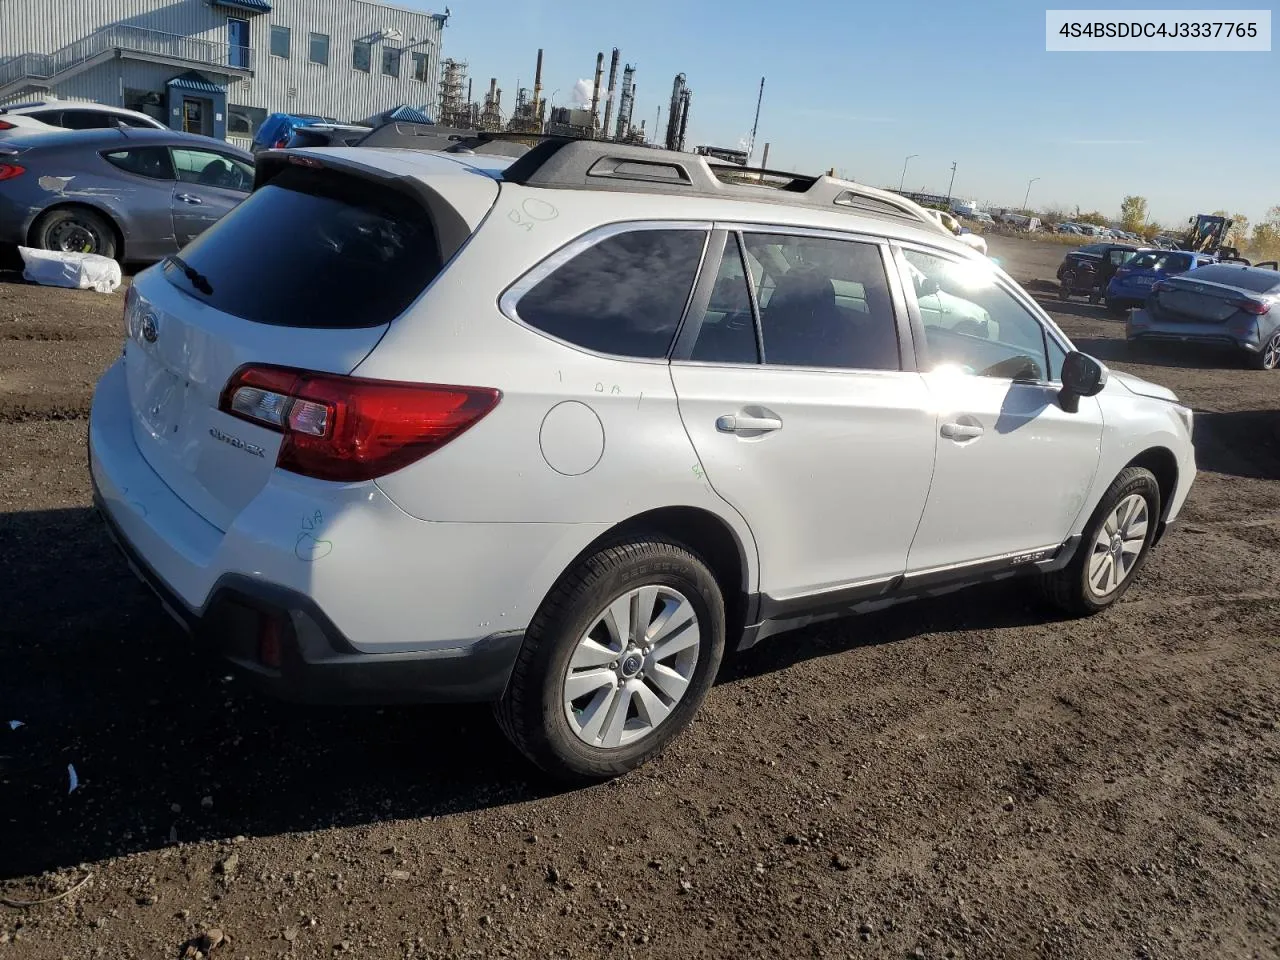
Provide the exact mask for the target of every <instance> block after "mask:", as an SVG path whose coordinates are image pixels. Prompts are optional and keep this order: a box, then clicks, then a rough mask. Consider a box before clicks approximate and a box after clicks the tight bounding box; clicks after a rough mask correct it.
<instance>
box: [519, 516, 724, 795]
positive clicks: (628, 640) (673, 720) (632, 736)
mask: <svg viewBox="0 0 1280 960" xmlns="http://www.w3.org/2000/svg"><path fill="white" fill-rule="evenodd" d="M724 643H725V617H724V600H723V598H722V596H721V593H720V588H719V586H718V584H717V583H716V580H715V577H713V576H712V574H711V572H710V570H709V569H708V568H707V565H706V564H705V563H704V562H703V561H702V560H701V559H700V558H699V557H698V556H697V555H695V554H694V553H692V552H691V551H689V550H688V549H687V548H685V547H684V546H681V545H680V544H677V543H674V542H670V541H667V540H663V539H657V538H654V539H638V540H631V541H627V542H624V543H619V544H615V545H613V546H609V547H606V548H603V549H601V550H600V551H599V552H597V553H595V554H594V555H592V556H590V557H588V558H586V559H585V560H583V561H581V562H580V563H579V564H578V565H577V566H576V567H574V568H572V569H571V570H569V571H568V572H567V573H566V574H565V575H564V576H563V577H562V578H561V580H560V582H559V583H558V584H557V585H556V587H555V588H554V589H553V590H552V592H551V594H550V595H549V596H548V597H547V599H546V600H545V601H544V602H543V605H542V607H541V608H540V609H539V611H538V613H537V614H536V616H535V617H534V619H533V622H532V623H531V624H530V626H529V629H528V631H527V632H526V634H525V641H524V646H523V647H522V648H521V651H520V656H519V658H518V659H517V661H516V666H515V669H514V670H513V672H512V676H511V682H510V683H509V684H508V688H507V692H506V694H505V695H504V697H503V699H502V700H501V701H499V703H498V704H497V705H496V707H495V715H496V716H497V719H498V723H499V725H500V726H501V727H502V729H503V732H504V733H506V735H507V736H508V737H509V738H510V739H511V741H512V743H514V744H515V745H516V746H517V747H518V748H519V749H520V751H521V752H522V753H524V754H525V756H527V757H528V758H529V759H530V760H532V761H533V762H534V763H535V764H537V765H538V766H539V767H541V768H542V769H543V770H546V771H547V772H548V773H550V774H552V775H553V776H556V777H558V778H560V779H565V780H571V781H584V780H603V779H608V778H610V777H615V776H618V775H620V774H623V773H626V772H627V771H629V770H632V769H634V768H636V767H638V766H640V765H641V764H642V763H644V762H645V761H646V760H648V759H650V758H651V757H653V756H654V755H656V754H657V753H658V752H659V751H661V750H662V749H663V748H664V747H665V746H666V745H667V744H668V743H669V742H670V741H671V740H672V739H673V738H674V737H675V736H677V735H678V734H679V733H680V732H681V731H683V730H684V728H685V727H687V726H688V725H689V722H690V721H691V720H692V719H693V715H694V713H695V712H696V711H697V709H698V706H699V705H700V704H701V703H702V700H703V698H704V697H705V696H706V694H707V691H708V690H709V689H710V687H711V684H712V682H713V681H714V680H715V676H716V671H717V670H718V669H719V666H720V660H721V658H722V657H723V655H724Z"/></svg>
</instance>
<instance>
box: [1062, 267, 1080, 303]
mask: <svg viewBox="0 0 1280 960" xmlns="http://www.w3.org/2000/svg"><path fill="white" fill-rule="evenodd" d="M1075 282H1076V275H1075V274H1074V273H1072V272H1071V271H1070V270H1068V271H1067V272H1066V273H1064V274H1063V275H1062V282H1061V283H1060V284H1059V285H1058V296H1059V297H1060V298H1062V299H1063V300H1070V299H1071V286H1072V284H1074V283H1075Z"/></svg>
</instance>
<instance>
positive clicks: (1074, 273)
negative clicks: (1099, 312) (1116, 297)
mask: <svg viewBox="0 0 1280 960" xmlns="http://www.w3.org/2000/svg"><path fill="white" fill-rule="evenodd" d="M1138 249H1139V248H1138V247H1135V246H1133V245H1132V244H1129V243H1088V244H1085V245H1084V246H1083V247H1079V248H1077V249H1075V250H1072V251H1070V252H1068V253H1067V255H1066V256H1064V257H1063V258H1062V263H1060V264H1058V284H1059V287H1058V296H1060V297H1061V298H1062V299H1063V300H1070V299H1071V297H1073V296H1078V295H1084V296H1087V297H1088V298H1089V302H1090V303H1097V302H1098V301H1100V300H1101V299H1102V298H1103V295H1104V294H1105V292H1106V289H1107V284H1108V283H1109V282H1110V280H1111V277H1112V275H1113V274H1114V273H1115V272H1116V270H1117V269H1119V267H1120V266H1121V265H1122V264H1124V263H1126V262H1127V261H1128V260H1130V259H1131V258H1132V257H1133V256H1134V255H1135V254H1136V253H1137V252H1138Z"/></svg>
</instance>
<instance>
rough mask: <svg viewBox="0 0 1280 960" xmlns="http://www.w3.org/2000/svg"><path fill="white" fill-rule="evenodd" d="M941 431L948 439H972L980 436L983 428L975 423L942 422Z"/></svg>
mask: <svg viewBox="0 0 1280 960" xmlns="http://www.w3.org/2000/svg"><path fill="white" fill-rule="evenodd" d="M941 433H942V435H943V436H944V437H946V438H947V439H948V440H974V439H976V438H978V437H980V436H982V434H983V429H982V426H981V425H980V424H976V423H944V424H943V425H942V431H941Z"/></svg>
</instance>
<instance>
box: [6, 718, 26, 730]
mask: <svg viewBox="0 0 1280 960" xmlns="http://www.w3.org/2000/svg"><path fill="white" fill-rule="evenodd" d="M25 726H26V724H25V723H23V722H22V721H21V720H10V721H9V729H10V730H17V729H18V728H19V727H25Z"/></svg>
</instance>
